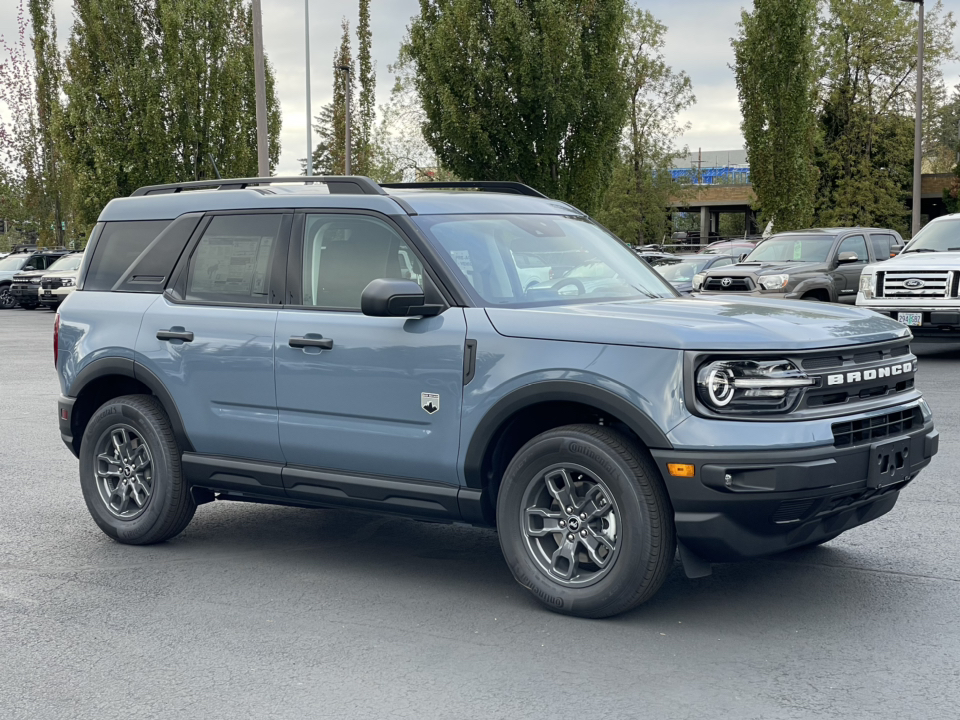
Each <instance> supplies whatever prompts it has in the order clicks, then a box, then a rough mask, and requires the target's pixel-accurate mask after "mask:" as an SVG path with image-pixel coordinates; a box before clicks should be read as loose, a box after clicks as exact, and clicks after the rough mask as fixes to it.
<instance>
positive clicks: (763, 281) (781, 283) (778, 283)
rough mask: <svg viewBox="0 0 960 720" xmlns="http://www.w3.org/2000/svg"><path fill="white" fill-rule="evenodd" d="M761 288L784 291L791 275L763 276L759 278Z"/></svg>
mask: <svg viewBox="0 0 960 720" xmlns="http://www.w3.org/2000/svg"><path fill="white" fill-rule="evenodd" d="M757 282H759V283H760V287H762V288H763V289H764V290H783V288H785V287H786V286H787V283H788V282H790V276H789V275H761V276H760V277H759V278H757Z"/></svg>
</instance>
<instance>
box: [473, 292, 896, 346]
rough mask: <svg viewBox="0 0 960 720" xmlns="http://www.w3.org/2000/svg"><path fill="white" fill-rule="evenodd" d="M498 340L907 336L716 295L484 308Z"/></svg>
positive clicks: (830, 314) (810, 310)
mask: <svg viewBox="0 0 960 720" xmlns="http://www.w3.org/2000/svg"><path fill="white" fill-rule="evenodd" d="M487 315H488V317H489V318H490V322H491V323H492V324H493V326H494V327H495V328H496V330H497V332H499V333H500V334H501V335H506V336H508V337H520V338H531V339H538V340H564V341H571V342H590V343H602V344H606V345H637V346H642V347H659V348H671V349H677V350H785V351H786V350H804V349H813V348H826V347H838V346H844V345H857V344H861V343H869V342H880V341H883V340H894V339H896V338H902V337H909V335H910V331H909V330H907V328H906V327H904V326H903V325H901V324H900V323H898V322H895V321H893V320H891V319H890V318H888V317H885V316H883V315H879V314H878V313H875V312H873V311H872V310H866V309H863V308H857V307H852V306H841V305H830V304H827V303H812V302H802V301H799V300H798V301H789V300H768V299H766V298H749V297H740V298H737V299H735V300H730V299H727V298H724V297H722V296H716V295H711V296H701V297H696V298H691V297H679V298H662V299H656V300H630V301H621V302H605V303H596V304H584V305H567V306H560V307H545V308H510V309H507V308H487Z"/></svg>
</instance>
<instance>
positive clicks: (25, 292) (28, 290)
mask: <svg viewBox="0 0 960 720" xmlns="http://www.w3.org/2000/svg"><path fill="white" fill-rule="evenodd" d="M10 294H11V295H13V297H15V298H16V299H17V300H18V301H19V302H21V303H24V302H25V303H39V302H40V286H39V285H27V284H20V283H13V284H11V285H10Z"/></svg>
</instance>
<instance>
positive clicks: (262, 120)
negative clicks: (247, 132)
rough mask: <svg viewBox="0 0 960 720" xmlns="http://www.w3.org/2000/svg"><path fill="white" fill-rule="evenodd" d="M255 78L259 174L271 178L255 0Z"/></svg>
mask: <svg viewBox="0 0 960 720" xmlns="http://www.w3.org/2000/svg"><path fill="white" fill-rule="evenodd" d="M253 76H254V86H255V92H256V96H257V174H258V176H259V177H270V151H269V148H268V146H267V85H266V81H265V79H264V67H263V21H262V18H261V14H260V0H253Z"/></svg>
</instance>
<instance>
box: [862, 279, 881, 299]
mask: <svg viewBox="0 0 960 720" xmlns="http://www.w3.org/2000/svg"><path fill="white" fill-rule="evenodd" d="M876 278H877V276H876V275H873V274H870V275H867V274H866V273H864V274H863V275H861V276H860V292H861V293H863V297H864V298H865V299H867V300H870V299H871V298H872V297H873V290H874V285H875V284H876Z"/></svg>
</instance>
